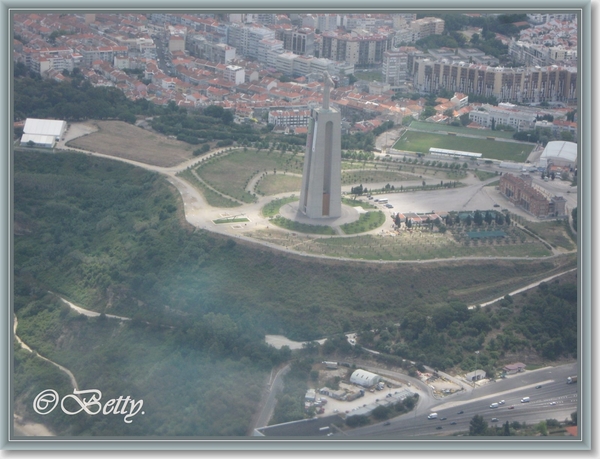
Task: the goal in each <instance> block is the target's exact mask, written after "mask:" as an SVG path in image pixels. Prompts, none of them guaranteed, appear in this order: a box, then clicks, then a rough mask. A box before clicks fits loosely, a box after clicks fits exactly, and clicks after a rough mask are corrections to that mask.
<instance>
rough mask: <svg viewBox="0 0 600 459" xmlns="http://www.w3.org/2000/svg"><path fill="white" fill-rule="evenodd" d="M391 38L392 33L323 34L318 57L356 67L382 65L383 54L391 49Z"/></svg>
mask: <svg viewBox="0 0 600 459" xmlns="http://www.w3.org/2000/svg"><path fill="white" fill-rule="evenodd" d="M393 37H394V34H393V33H389V34H385V35H383V34H371V33H368V32H352V33H350V34H347V33H344V34H340V33H336V32H325V33H323V35H322V41H321V50H320V53H319V56H320V57H324V58H327V59H331V60H334V61H343V62H348V63H350V64H354V65H355V66H357V67H369V66H372V65H378V64H382V63H383V53H384V52H385V51H387V50H388V49H390V48H391V46H392V42H393Z"/></svg>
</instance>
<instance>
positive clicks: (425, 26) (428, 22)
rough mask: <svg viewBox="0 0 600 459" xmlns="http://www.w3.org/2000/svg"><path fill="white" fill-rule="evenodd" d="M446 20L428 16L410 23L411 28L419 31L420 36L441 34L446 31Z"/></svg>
mask: <svg viewBox="0 0 600 459" xmlns="http://www.w3.org/2000/svg"><path fill="white" fill-rule="evenodd" d="M445 25H446V23H445V21H444V20H443V19H440V18H434V17H426V18H422V19H417V20H416V21H412V22H411V23H410V28H411V29H412V30H413V31H415V32H418V33H419V38H425V37H428V36H429V35H440V34H441V33H442V32H443V31H444V26H445Z"/></svg>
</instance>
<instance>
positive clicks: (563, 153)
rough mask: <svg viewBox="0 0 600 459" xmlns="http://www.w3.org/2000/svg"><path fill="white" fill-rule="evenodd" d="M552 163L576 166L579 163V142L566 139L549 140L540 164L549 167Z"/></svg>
mask: <svg viewBox="0 0 600 459" xmlns="http://www.w3.org/2000/svg"><path fill="white" fill-rule="evenodd" d="M551 164H552V165H554V166H564V167H575V166H576V165H577V144H576V143H574V142H566V141H564V140H557V141H554V142H548V143H547V144H546V148H544V151H543V152H542V155H541V156H540V162H539V166H540V167H548V166H549V165H551Z"/></svg>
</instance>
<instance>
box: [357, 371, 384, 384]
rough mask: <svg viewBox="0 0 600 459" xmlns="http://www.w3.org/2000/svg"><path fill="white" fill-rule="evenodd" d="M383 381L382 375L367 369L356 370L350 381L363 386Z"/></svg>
mask: <svg viewBox="0 0 600 459" xmlns="http://www.w3.org/2000/svg"><path fill="white" fill-rule="evenodd" d="M379 381H381V376H379V375H377V374H375V373H371V372H370V371H366V370H356V371H355V372H354V373H352V375H351V376H350V382H351V383H353V384H358V385H359V386H363V387H371V386H374V385H375V384H377V383H378V382H379Z"/></svg>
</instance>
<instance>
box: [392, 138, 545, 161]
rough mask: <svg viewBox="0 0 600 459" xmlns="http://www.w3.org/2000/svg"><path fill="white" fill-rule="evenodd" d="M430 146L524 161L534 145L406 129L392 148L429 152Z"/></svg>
mask: <svg viewBox="0 0 600 459" xmlns="http://www.w3.org/2000/svg"><path fill="white" fill-rule="evenodd" d="M431 147H434V148H445V149H448V150H460V151H468V152H473V153H481V156H482V159H486V158H487V159H498V160H501V161H515V162H525V160H527V157H528V156H529V153H531V150H533V147H534V146H533V145H532V144H530V143H523V142H504V141H502V140H499V139H498V140H490V139H481V138H480V139H476V138H472V137H461V136H456V135H440V134H429V133H427V132H416V131H407V132H405V133H404V134H403V135H402V137H400V139H399V140H398V141H397V142H396V143H395V145H394V147H393V148H394V149H396V150H404V151H414V152H419V153H429V149H430V148H431Z"/></svg>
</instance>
